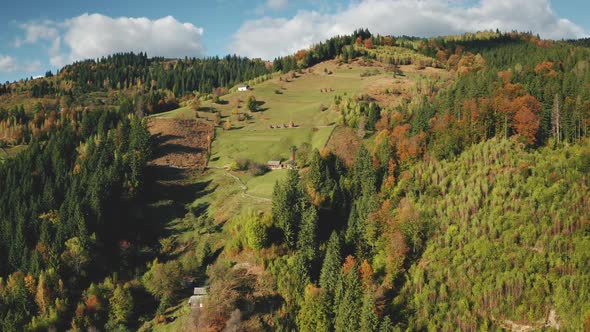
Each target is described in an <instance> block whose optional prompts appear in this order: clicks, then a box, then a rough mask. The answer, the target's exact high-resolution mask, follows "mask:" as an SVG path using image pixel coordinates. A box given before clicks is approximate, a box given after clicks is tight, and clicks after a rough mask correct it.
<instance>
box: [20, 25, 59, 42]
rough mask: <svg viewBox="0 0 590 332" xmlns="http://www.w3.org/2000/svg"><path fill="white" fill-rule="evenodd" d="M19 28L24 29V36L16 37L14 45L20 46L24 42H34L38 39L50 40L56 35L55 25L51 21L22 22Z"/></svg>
mask: <svg viewBox="0 0 590 332" xmlns="http://www.w3.org/2000/svg"><path fill="white" fill-rule="evenodd" d="M20 28H21V29H23V30H24V31H25V38H24V39H21V38H17V39H16V41H15V46H16V47H20V46H21V45H24V44H34V43H36V42H37V41H39V40H51V39H53V38H55V37H57V35H58V33H59V32H58V29H57V25H56V23H55V22H53V21H43V22H41V23H33V22H30V23H24V24H21V25H20Z"/></svg>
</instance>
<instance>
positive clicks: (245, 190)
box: [208, 167, 272, 203]
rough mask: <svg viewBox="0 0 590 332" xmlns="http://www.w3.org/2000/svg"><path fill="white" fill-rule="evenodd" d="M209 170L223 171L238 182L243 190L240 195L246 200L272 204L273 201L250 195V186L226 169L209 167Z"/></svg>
mask: <svg viewBox="0 0 590 332" xmlns="http://www.w3.org/2000/svg"><path fill="white" fill-rule="evenodd" d="M208 168H209V169H219V170H222V171H223V175H225V176H228V177H230V178H232V179H234V180H236V182H237V184H238V186H240V189H242V192H241V193H240V195H241V196H242V197H244V198H250V199H254V200H257V201H259V202H269V203H270V202H272V200H271V199H269V198H265V197H260V196H255V195H250V194H248V193H247V191H248V186H246V184H245V183H244V182H242V180H240V178H239V177H237V176H235V175H233V174H231V173H230V172H229V171H227V170H226V169H225V168H222V167H208Z"/></svg>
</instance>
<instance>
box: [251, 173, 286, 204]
mask: <svg viewBox="0 0 590 332" xmlns="http://www.w3.org/2000/svg"><path fill="white" fill-rule="evenodd" d="M286 176H287V170H285V169H281V170H276V171H270V172H268V173H266V174H264V175H261V176H257V177H253V178H252V179H250V180H249V181H247V182H246V186H247V187H248V190H247V191H246V193H247V194H250V195H254V196H258V197H264V198H269V199H270V198H272V191H273V189H274V186H275V183H276V182H277V181H279V180H282V179H284V178H285V177H286Z"/></svg>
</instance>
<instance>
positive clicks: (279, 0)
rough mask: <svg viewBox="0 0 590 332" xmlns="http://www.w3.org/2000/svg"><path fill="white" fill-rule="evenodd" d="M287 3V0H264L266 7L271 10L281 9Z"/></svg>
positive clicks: (285, 6)
mask: <svg viewBox="0 0 590 332" xmlns="http://www.w3.org/2000/svg"><path fill="white" fill-rule="evenodd" d="M288 5H289V1H288V0H266V7H267V8H268V9H272V10H282V9H285V8H287V6H288Z"/></svg>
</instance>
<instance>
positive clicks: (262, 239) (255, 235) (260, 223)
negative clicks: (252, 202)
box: [246, 212, 271, 250]
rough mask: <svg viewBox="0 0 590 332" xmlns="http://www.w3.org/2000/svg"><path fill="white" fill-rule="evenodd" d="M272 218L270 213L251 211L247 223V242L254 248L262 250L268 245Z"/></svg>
mask: <svg viewBox="0 0 590 332" xmlns="http://www.w3.org/2000/svg"><path fill="white" fill-rule="evenodd" d="M270 224H271V219H270V217H269V216H268V215H263V216H257V215H256V214H254V213H252V212H251V213H250V215H249V218H248V221H247V224H246V242H247V243H248V246H250V247H251V248H252V249H256V250H260V249H262V248H264V247H266V246H267V245H268V242H269V239H268V233H269V232H268V231H269V228H270Z"/></svg>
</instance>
